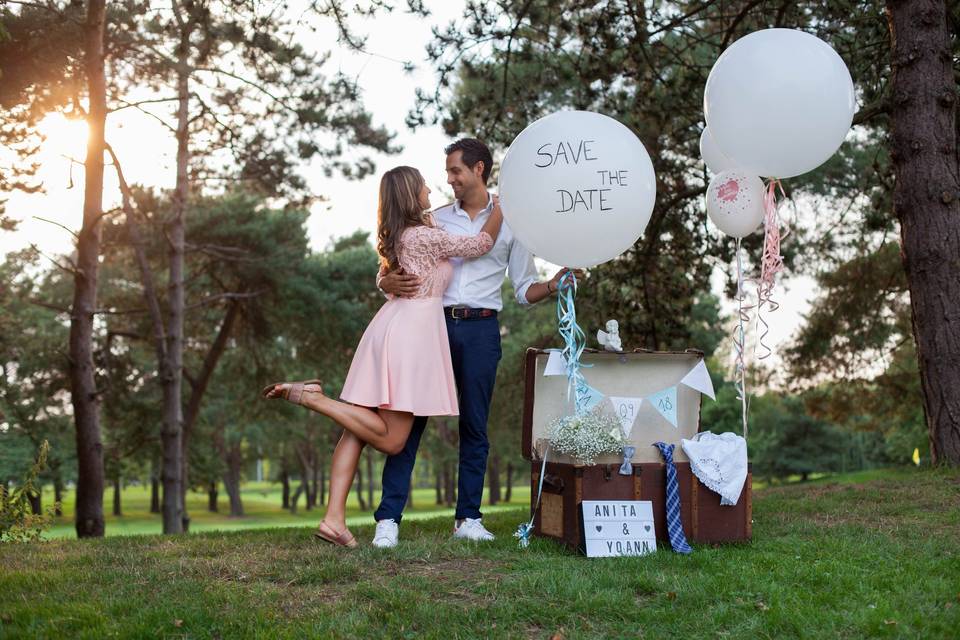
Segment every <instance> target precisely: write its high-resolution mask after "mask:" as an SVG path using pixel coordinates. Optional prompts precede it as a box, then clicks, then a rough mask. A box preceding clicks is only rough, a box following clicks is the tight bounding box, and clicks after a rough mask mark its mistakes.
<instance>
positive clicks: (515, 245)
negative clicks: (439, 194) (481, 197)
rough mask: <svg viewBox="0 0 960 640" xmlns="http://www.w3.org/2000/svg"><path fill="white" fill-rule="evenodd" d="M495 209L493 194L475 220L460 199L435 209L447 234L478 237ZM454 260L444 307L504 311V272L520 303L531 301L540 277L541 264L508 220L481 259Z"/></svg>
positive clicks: (444, 293)
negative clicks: (530, 294) (530, 293)
mask: <svg viewBox="0 0 960 640" xmlns="http://www.w3.org/2000/svg"><path fill="white" fill-rule="evenodd" d="M491 211H493V197H492V196H491V197H490V200H489V201H488V202H487V206H486V207H485V208H484V209H483V210H482V211H480V213H478V214H477V216H476V217H475V218H474V219H473V220H471V219H470V216H469V215H468V214H467V212H466V211H464V210H463V209H461V208H460V201H459V200H458V201H456V202H453V203H451V204H448V205H446V206H443V207H440V208H439V209H437V210H436V211H434V212H433V218H434V220H435V221H436V223H437V225H438V226H439V227H440V228H442V229H443V230H444V231H446V232H447V233H452V234H456V235H460V236H475V235H477V234H478V233H480V230H481V229H482V228H483V225H484V223H485V222H486V221H487V218H489V217H490V212H491ZM450 263H451V264H452V265H453V277H451V278H450V284H449V285H448V286H447V290H446V291H444V292H443V306H445V307H452V306H465V307H473V308H475V309H496V310H497V311H500V310H501V309H503V300H502V299H501V297H500V287H501V286H502V285H503V277H504V273H506V275H507V276H509V277H510V282H511V283H512V284H513V289H514V291H515V292H516V297H517V302H519V303H520V304H522V305H527V304H530V303H529V302H528V301H527V289H529V288H530V285H532V284H533V283H534V282H536V280H537V267H536V265H535V264H534V262H533V255H532V254H531V253H530V251H529V250H527V248H526V247H524V246H523V245H522V244H520V243H519V242H518V241H517V239H516V238H515V237H514V235H513V232H512V231H511V230H510V227H508V226H507V223H506V222H504V223H503V225H502V226H501V227H500V234H499V235H498V236H497V242H496V244H494V245H493V249H491V250H490V251H489V252H487V253H485V254H484V255H482V256H480V257H479V258H450Z"/></svg>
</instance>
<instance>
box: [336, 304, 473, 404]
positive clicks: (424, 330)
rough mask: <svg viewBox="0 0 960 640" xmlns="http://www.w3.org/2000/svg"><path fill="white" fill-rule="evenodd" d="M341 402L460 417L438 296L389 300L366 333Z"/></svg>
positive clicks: (441, 307)
mask: <svg viewBox="0 0 960 640" xmlns="http://www.w3.org/2000/svg"><path fill="white" fill-rule="evenodd" d="M340 399H341V400H344V401H345V402H350V403H352V404H356V405H360V406H363V407H376V408H380V409H391V410H393V411H408V412H410V413H413V414H414V415H418V416H455V415H459V413H460V409H459V406H458V405H457V387H456V382H455V380H454V378H453V365H452V363H451V362H450V343H449V342H448V341H447V324H446V321H445V320H444V319H443V306H442V304H441V299H440V298H396V299H393V300H388V301H387V302H386V303H385V304H384V305H383V306H382V307H380V311H378V312H377V315H375V316H374V317H373V320H372V321H371V322H370V325H369V326H368V327H367V330H366V331H364V332H363V337H362V338H361V339H360V344H359V345H357V351H356V353H354V355H353V362H352V363H351V364H350V371H349V372H348V373H347V380H346V382H344V384H343V391H342V392H341V393H340Z"/></svg>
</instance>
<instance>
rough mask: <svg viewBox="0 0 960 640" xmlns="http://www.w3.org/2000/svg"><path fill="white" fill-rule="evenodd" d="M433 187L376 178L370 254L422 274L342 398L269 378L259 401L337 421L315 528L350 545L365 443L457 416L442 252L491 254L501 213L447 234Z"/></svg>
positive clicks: (383, 317)
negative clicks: (468, 232)
mask: <svg viewBox="0 0 960 640" xmlns="http://www.w3.org/2000/svg"><path fill="white" fill-rule="evenodd" d="M429 194H430V189H429V188H428V187H427V185H426V182H425V181H424V179H423V176H421V175H420V172H419V171H417V170H416V169H414V168H412V167H396V168H395V169H391V170H390V171H387V172H386V173H385V174H384V175H383V178H382V179H381V180H380V202H379V206H378V212H377V239H378V243H377V251H378V252H379V254H380V261H381V270H382V271H392V270H395V269H397V268H402V269H403V270H404V271H405V272H407V273H410V274H414V275H417V276H419V277H420V280H421V283H422V284H421V286H420V291H419V293H418V294H417V295H416V296H414V297H412V298H394V299H391V300H388V301H387V302H386V303H385V304H384V305H383V306H382V307H381V308H380V310H379V311H378V312H377V314H376V316H374V318H373V320H372V321H371V322H370V324H369V325H368V326H367V330H366V331H365V332H364V333H363V337H362V338H361V339H360V344H359V345H357V350H356V352H355V353H354V356H353V363H352V364H351V365H350V371H349V373H347V379H346V381H345V382H344V385H343V390H342V391H341V393H340V400H335V399H333V398H329V397H327V396H325V395H324V394H323V388H322V387H321V383H320V381H319V380H307V381H305V382H294V383H276V384H272V385H269V386H268V387H266V388H265V389H264V390H263V396H264V397H266V398H282V399H284V400H288V401H289V402H292V403H294V404H299V405H302V406H305V407H307V408H308V409H311V410H313V411H316V412H318V413H322V414H323V415H325V416H328V417H330V418H332V419H333V420H335V421H336V422H337V423H338V424H340V426H342V427H343V429H344V431H343V435H342V436H341V437H340V441H339V442H338V443H337V447H336V450H335V451H334V453H333V461H332V463H331V465H330V499H329V501H328V503H327V512H326V515H325V516H324V518H323V520H321V521H320V524H319V526H318V527H317V530H316V531H315V532H314V535H315V536H317V537H318V538H320V539H322V540H326V541H327V542H331V543H333V544H336V545H341V546H346V547H355V546H356V545H357V542H356V540H355V539H354V538H353V536H352V535H351V534H350V532H349V531H348V530H347V525H346V514H345V510H346V502H347V494H348V492H349V490H350V485H351V483H352V482H353V476H354V474H355V473H356V470H357V463H358V462H359V460H360V454H361V452H362V451H363V448H364V446H366V445H367V444H369V445H371V446H372V447H374V448H375V449H377V450H379V451H382V452H384V453H386V454H388V455H395V454H397V453H399V452H400V451H401V450H402V449H403V446H404V445H405V444H406V441H407V437H408V436H409V435H410V428H411V426H412V425H413V417H414V416H415V415H417V416H455V415H458V414H459V409H458V406H457V389H456V384H455V382H454V377H453V366H452V364H451V362H450V345H449V342H448V341H447V328H446V324H445V322H444V319H443V307H442V304H441V298H442V296H443V291H444V289H446V288H447V284H448V282H449V281H450V276H451V275H452V272H453V268H452V267H451V265H450V262H449V261H448V258H450V257H453V256H462V257H465V258H474V257H477V256H481V255H483V254H485V253H486V252H488V251H490V249H491V248H492V247H493V245H494V242H496V239H497V235H498V234H499V232H500V224H501V222H502V221H503V214H502V212H501V211H500V206H499V204H497V205H495V206H494V208H493V212H492V213H491V215H490V218H489V219H488V220H487V222H486V223H485V224H484V225H483V229H481V231H480V233H478V234H477V235H475V236H458V235H454V234H450V233H447V232H446V231H443V230H442V229H439V228H437V227H436V226H434V224H433V219H432V217H431V216H430V214H429V213H427V210H428V209H429V208H430V197H429Z"/></svg>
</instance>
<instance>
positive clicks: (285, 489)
mask: <svg viewBox="0 0 960 640" xmlns="http://www.w3.org/2000/svg"><path fill="white" fill-rule="evenodd" d="M280 486H281V487H282V490H281V492H280V500H281V505H280V506H281V508H283V509H289V508H290V473H289V472H288V471H287V470H286V469H284V470H283V471H281V472H280Z"/></svg>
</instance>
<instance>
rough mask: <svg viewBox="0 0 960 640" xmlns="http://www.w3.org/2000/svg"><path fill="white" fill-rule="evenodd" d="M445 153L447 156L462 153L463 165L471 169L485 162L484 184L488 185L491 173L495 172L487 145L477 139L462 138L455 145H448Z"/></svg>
mask: <svg viewBox="0 0 960 640" xmlns="http://www.w3.org/2000/svg"><path fill="white" fill-rule="evenodd" d="M443 151H444V153H446V154H447V155H450V154H451V153H454V152H455V151H462V152H463V155H462V156H461V157H462V158H463V164H465V165H467V166H468V167H470V168H471V169H472V168H473V167H474V165H476V164H477V163H478V162H483V184H487V180H488V179H489V178H490V171H492V170H493V155H492V154H491V153H490V149H488V148H487V145H485V144H483V143H482V142H480V141H479V140H477V139H476V138H460V139H459V140H457V141H456V142H454V143H453V144H451V145H448V146H447V148H446V149H444V150H443Z"/></svg>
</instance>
